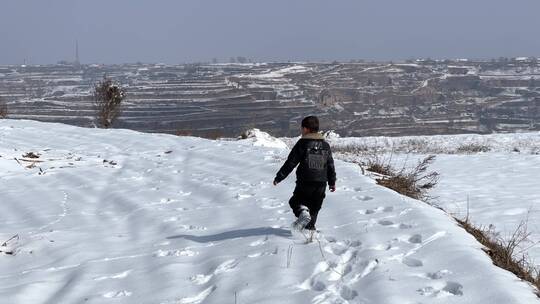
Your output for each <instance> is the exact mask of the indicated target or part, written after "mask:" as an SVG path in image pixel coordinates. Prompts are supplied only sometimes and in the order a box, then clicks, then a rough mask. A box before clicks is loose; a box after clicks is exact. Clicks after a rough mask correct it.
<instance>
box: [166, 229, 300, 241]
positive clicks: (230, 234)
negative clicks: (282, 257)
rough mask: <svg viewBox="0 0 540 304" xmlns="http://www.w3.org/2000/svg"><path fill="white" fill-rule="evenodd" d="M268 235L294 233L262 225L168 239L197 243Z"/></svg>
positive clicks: (181, 235)
mask: <svg viewBox="0 0 540 304" xmlns="http://www.w3.org/2000/svg"><path fill="white" fill-rule="evenodd" d="M266 235H275V236H280V237H291V236H292V234H291V232H290V231H289V230H287V229H282V228H271V227H260V228H250V229H238V230H231V231H226V232H222V233H218V234H211V235H189V234H180V235H173V236H169V237H167V239H186V240H190V241H194V242H197V243H209V242H217V241H224V240H230V239H237V238H243V237H250V236H266Z"/></svg>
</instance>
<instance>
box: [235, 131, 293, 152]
mask: <svg viewBox="0 0 540 304" xmlns="http://www.w3.org/2000/svg"><path fill="white" fill-rule="evenodd" d="M244 135H245V136H246V139H244V140H245V141H248V142H251V143H252V144H253V145H254V146H256V147H271V148H279V149H287V144H286V143H284V142H283V141H281V140H280V139H278V138H275V137H272V136H271V135H270V134H268V133H266V132H263V131H261V130H259V129H250V130H247V131H245V133H244Z"/></svg>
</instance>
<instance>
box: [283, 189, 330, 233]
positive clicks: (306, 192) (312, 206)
mask: <svg viewBox="0 0 540 304" xmlns="http://www.w3.org/2000/svg"><path fill="white" fill-rule="evenodd" d="M325 190H326V183H321V182H311V183H309V182H304V183H299V182H297V183H296V188H294V193H293V196H292V197H291V199H290V200H289V206H291V208H292V210H293V212H294V215H295V216H296V217H298V216H299V215H300V212H301V208H300V206H302V205H304V206H306V207H308V208H309V215H310V216H311V222H309V223H308V224H307V226H306V229H309V230H315V222H317V215H318V214H319V210H321V206H322V202H323V200H324V198H325V196H326V194H325V193H324V192H325Z"/></svg>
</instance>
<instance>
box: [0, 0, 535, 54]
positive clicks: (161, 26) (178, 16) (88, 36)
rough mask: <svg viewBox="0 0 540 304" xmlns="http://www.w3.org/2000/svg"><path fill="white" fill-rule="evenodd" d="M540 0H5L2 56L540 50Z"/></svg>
mask: <svg viewBox="0 0 540 304" xmlns="http://www.w3.org/2000/svg"><path fill="white" fill-rule="evenodd" d="M539 14H540V1H538V0H512V1H508V0H504V1H503V0H477V1H475V0H447V1H439V0H406V1H405V0H376V1H361V0H331V1H330V0H327V1H322V0H268V1H258V0H177V1H174V0H153V1H150V0H148V1H142V0H91V1H88V0H5V1H2V3H1V4H0V39H1V40H0V64H18V63H22V62H23V60H24V59H25V58H27V59H28V62H29V63H55V62H57V61H59V60H62V59H67V60H73V59H74V48H75V47H74V45H75V40H76V39H78V40H79V45H80V57H81V61H82V62H83V63H92V62H100V63H124V62H137V61H142V62H165V63H182V62H193V61H210V60H212V58H214V57H216V58H218V59H220V61H224V60H226V59H228V58H229V57H231V56H245V57H249V58H253V59H254V60H257V61H287V60H295V61H302V60H317V61H319V60H334V59H337V60H349V59H367V60H388V59H392V60H401V59H407V58H420V57H432V58H465V57H467V58H492V57H499V56H509V57H511V56H540V38H539V37H540V35H539V34H540V30H539V29H540V18H539V17H538V15H539Z"/></svg>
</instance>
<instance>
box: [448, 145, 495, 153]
mask: <svg viewBox="0 0 540 304" xmlns="http://www.w3.org/2000/svg"><path fill="white" fill-rule="evenodd" d="M490 150H491V148H490V147H489V146H487V145H481V144H474V143H472V144H465V145H461V146H459V147H458V148H457V149H456V153H457V154H474V153H481V152H489V151H490Z"/></svg>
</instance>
